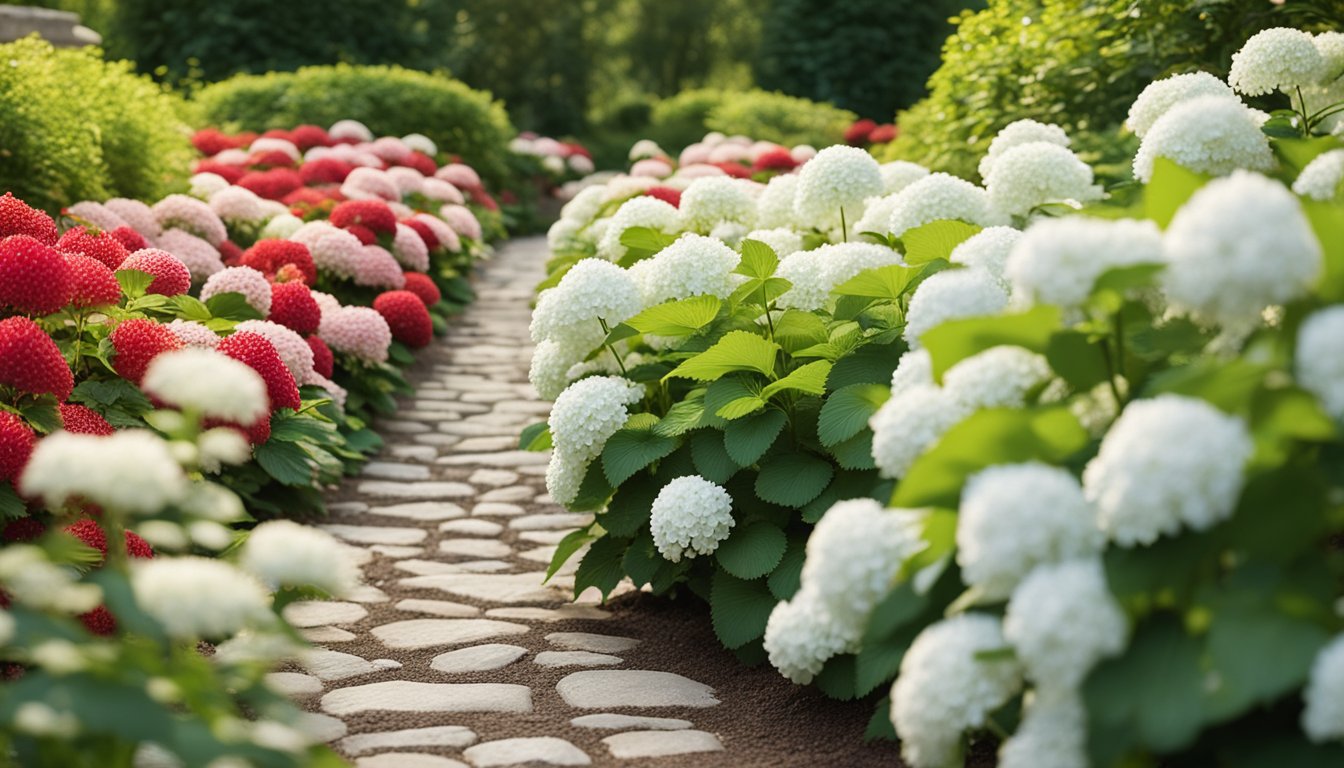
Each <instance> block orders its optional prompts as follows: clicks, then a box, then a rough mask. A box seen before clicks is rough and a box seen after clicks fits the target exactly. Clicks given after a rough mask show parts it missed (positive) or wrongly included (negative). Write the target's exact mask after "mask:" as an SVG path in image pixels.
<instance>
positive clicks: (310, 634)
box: [299, 627, 355, 643]
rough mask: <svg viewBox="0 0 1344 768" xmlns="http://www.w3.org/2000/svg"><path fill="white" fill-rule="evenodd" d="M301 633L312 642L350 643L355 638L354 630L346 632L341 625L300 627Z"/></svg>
mask: <svg viewBox="0 0 1344 768" xmlns="http://www.w3.org/2000/svg"><path fill="white" fill-rule="evenodd" d="M299 634H300V635H301V636H302V637H303V639H304V640H307V641H308V642H310V643H348V642H350V641H351V640H354V639H355V633H354V632H346V631H345V630H344V629H341V628H340V627H312V628H310V629H300V630H299Z"/></svg>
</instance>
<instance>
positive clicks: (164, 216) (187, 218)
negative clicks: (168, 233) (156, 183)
mask: <svg viewBox="0 0 1344 768" xmlns="http://www.w3.org/2000/svg"><path fill="white" fill-rule="evenodd" d="M153 211H154V218H155V219H156V220H157V221H158V222H159V226H160V227H162V228H164V229H170V228H173V227H176V228H178V229H185V230H186V231H188V232H190V233H192V234H193V235H196V236H197V237H199V238H201V239H203V240H205V241H206V242H207V243H209V244H211V245H213V246H215V247H216V248H218V247H219V244H220V243H222V242H224V241H225V240H228V239H229V231H228V229H226V228H225V227H224V222H223V221H221V220H220V218H219V215H218V214H216V213H215V212H214V211H212V210H211V209H210V206H209V205H206V204H205V203H204V202H202V201H200V200H197V199H196V198H194V197H191V196H190V195H169V196H167V197H165V198H163V199H162V200H160V201H159V202H157V203H155V204H154V208H153ZM122 218H123V219H124V218H126V217H125V216H124V215H123V216H122ZM133 226H134V225H133ZM136 229H140V228H139V227H138V226H136ZM140 234H142V235H145V236H146V237H148V236H149V235H148V233H146V232H143V231H141V232H140ZM154 236H155V237H158V233H155V235H154Z"/></svg>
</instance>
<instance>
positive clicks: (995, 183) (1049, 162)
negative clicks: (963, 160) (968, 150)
mask: <svg viewBox="0 0 1344 768" xmlns="http://www.w3.org/2000/svg"><path fill="white" fill-rule="evenodd" d="M985 187H986V188H987V189H988V191H989V203H990V205H992V206H993V207H994V208H995V209H996V210H998V211H999V212H1000V213H1003V214H1006V215H1008V216H1026V215H1027V214H1028V213H1030V212H1031V211H1032V210H1033V209H1035V208H1036V207H1038V206H1041V205H1045V204H1046V203H1056V202H1061V201H1062V202H1075V203H1086V202H1090V201H1093V200H1097V199H1100V198H1101V196H1102V191H1101V187H1099V186H1097V185H1095V184H1093V183H1092V169H1091V168H1090V167H1088V165H1087V163H1084V162H1083V161H1082V160H1079V159H1078V156H1077V155H1075V154H1073V152H1072V151H1071V150H1070V149H1069V148H1067V147H1061V146H1059V145H1058V144H1052V143H1050V142H1047V141H1033V142H1029V143H1026V144H1019V145H1017V146H1015V147H1013V148H1012V149H1009V150H1008V151H1006V152H1004V153H1003V154H1002V155H1000V156H999V158H998V159H997V160H995V161H994V166H993V168H991V169H990V171H989V175H988V176H986V177H985Z"/></svg>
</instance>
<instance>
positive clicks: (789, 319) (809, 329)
mask: <svg viewBox="0 0 1344 768" xmlns="http://www.w3.org/2000/svg"><path fill="white" fill-rule="evenodd" d="M826 339H827V334H826V322H825V321H824V320H822V319H821V317H819V316H817V315H814V314H812V313H811V312H803V311H802V310H798V309H790V310H787V311H786V312H784V314H782V315H780V316H779V317H778V318H776V319H775V341H777V342H779V344H780V346H782V347H783V348H784V351H785V352H788V353H789V354H793V353H794V352H797V351H798V350H800V349H806V348H808V347H811V346H816V345H817V344H825V343H826Z"/></svg>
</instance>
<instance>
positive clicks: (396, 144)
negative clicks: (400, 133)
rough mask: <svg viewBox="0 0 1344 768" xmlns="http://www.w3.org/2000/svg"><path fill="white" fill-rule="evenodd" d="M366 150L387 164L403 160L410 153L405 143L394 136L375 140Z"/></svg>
mask: <svg viewBox="0 0 1344 768" xmlns="http://www.w3.org/2000/svg"><path fill="white" fill-rule="evenodd" d="M366 149H368V150H369V151H370V152H372V153H373V154H375V155H377V156H378V157H380V158H382V159H383V160H386V161H387V162H389V163H396V162H400V161H402V160H405V159H406V157H407V156H409V155H410V154H411V151H412V150H411V148H410V147H408V146H406V142H404V141H402V140H401V139H398V138H397V137H395V136H384V137H382V138H381V139H377V140H376V141H373V142H372V143H370V144H369V146H368V147H366Z"/></svg>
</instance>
